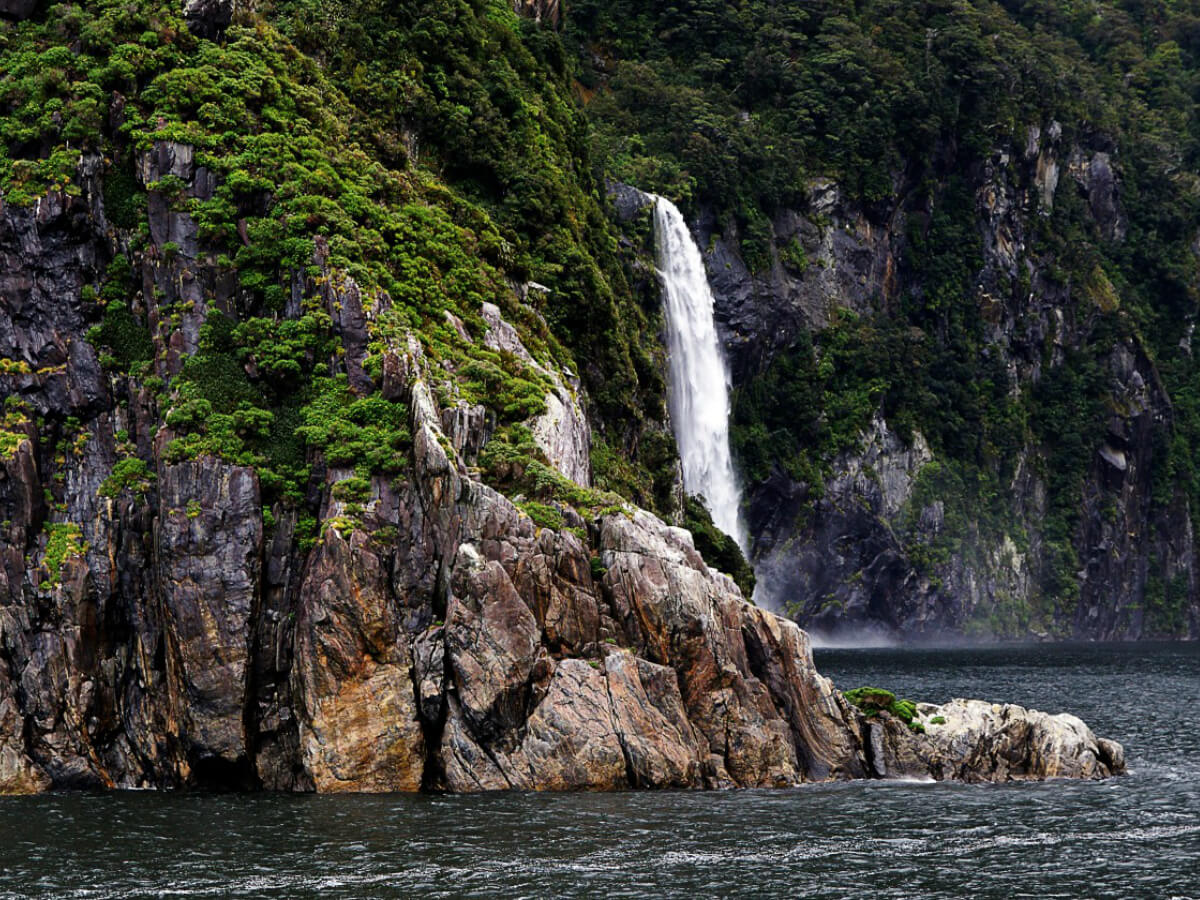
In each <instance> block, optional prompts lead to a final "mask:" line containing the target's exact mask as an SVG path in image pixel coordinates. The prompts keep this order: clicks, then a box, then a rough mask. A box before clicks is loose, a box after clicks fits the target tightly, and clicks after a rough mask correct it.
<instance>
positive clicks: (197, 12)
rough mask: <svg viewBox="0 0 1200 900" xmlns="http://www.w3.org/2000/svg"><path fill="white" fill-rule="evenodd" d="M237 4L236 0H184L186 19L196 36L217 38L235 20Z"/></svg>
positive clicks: (210, 38) (184, 15)
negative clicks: (234, 14) (234, 13)
mask: <svg viewBox="0 0 1200 900" xmlns="http://www.w3.org/2000/svg"><path fill="white" fill-rule="evenodd" d="M236 5H237V3H236V0H184V5H183V17H184V21H186V22H187V26H188V29H189V30H190V31H191V32H192V34H194V35H196V37H201V38H208V39H209V40H216V39H217V38H218V37H220V36H221V34H222V33H223V32H224V31H225V29H226V28H228V27H229V24H230V23H231V22H232V21H233V12H234V8H235V6H236Z"/></svg>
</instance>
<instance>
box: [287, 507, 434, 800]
mask: <svg viewBox="0 0 1200 900" xmlns="http://www.w3.org/2000/svg"><path fill="white" fill-rule="evenodd" d="M292 673H293V686H294V687H293V689H294V693H295V695H296V706H297V711H298V713H299V718H300V754H301V763H302V765H303V766H304V768H305V770H306V771H307V772H308V774H309V777H310V778H311V780H312V783H313V785H314V786H315V788H316V789H317V790H318V791H320V792H340V791H415V790H418V789H419V788H420V786H421V780H422V777H423V775H424V768H425V743H424V735H423V733H422V731H421V724H420V720H419V719H418V716H417V704H416V697H415V695H414V692H413V676H412V659H411V656H410V651H409V647H408V642H407V640H405V639H403V638H402V633H401V629H400V627H399V620H398V616H397V612H396V606H395V603H394V601H393V598H392V597H391V595H390V592H389V590H388V579H387V573H386V571H385V570H384V568H383V566H382V565H381V563H380V560H379V558H378V557H377V556H376V555H375V553H374V552H372V550H371V549H370V548H369V540H368V538H367V536H366V535H365V534H363V533H362V532H361V531H355V532H353V533H351V534H350V536H349V538H343V537H342V536H341V535H340V534H339V533H338V530H337V529H336V528H333V527H327V528H326V531H325V535H324V537H323V539H322V541H321V544H320V545H319V546H318V547H317V550H316V552H315V555H314V557H313V559H312V561H311V562H310V564H309V570H308V573H307V575H306V577H305V580H304V584H303V586H302V588H301V592H300V609H299V613H298V616H297V621H296V662H295V665H294V667H293V670H292Z"/></svg>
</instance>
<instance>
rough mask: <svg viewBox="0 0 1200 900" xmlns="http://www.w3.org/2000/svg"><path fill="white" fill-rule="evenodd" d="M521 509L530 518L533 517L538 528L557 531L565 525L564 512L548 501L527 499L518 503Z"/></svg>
mask: <svg viewBox="0 0 1200 900" xmlns="http://www.w3.org/2000/svg"><path fill="white" fill-rule="evenodd" d="M517 505H518V506H519V507H520V509H521V510H522V511H523V512H524V513H525V514H526V515H527V516H529V518H531V519H533V523H534V524H535V525H537V527H538V528H551V529H553V530H555V531H558V530H560V529H561V528H562V527H563V517H562V513H561V512H560V511H559V510H558V509H556V508H555V507H553V506H550V505H549V504H547V503H538V502H537V501H536V500H526V501H524V502H523V503H518V504H517Z"/></svg>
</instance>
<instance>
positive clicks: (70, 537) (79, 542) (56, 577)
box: [42, 522, 88, 588]
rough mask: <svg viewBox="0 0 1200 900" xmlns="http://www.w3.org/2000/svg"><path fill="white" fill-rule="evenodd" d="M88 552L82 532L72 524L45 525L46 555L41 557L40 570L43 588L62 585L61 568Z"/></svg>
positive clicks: (53, 523)
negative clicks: (44, 574) (43, 571)
mask: <svg viewBox="0 0 1200 900" xmlns="http://www.w3.org/2000/svg"><path fill="white" fill-rule="evenodd" d="M87 550H88V545H87V542H86V541H84V540H83V532H82V531H81V530H80V528H79V526H78V525H76V524H75V523H73V522H47V523H46V554H45V556H44V557H42V568H43V569H44V570H45V573H46V577H45V578H43V579H42V587H43V588H54V587H57V586H58V585H59V584H61V583H62V574H63V567H64V566H65V565H66V564H67V561H68V560H70V559H76V558H78V557H81V556H83V554H85V553H86V552H87Z"/></svg>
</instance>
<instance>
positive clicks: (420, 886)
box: [0, 644, 1200, 898]
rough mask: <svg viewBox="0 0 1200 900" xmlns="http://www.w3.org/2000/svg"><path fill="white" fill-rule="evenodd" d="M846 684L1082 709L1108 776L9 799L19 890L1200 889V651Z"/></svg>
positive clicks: (851, 668)
mask: <svg viewBox="0 0 1200 900" xmlns="http://www.w3.org/2000/svg"><path fill="white" fill-rule="evenodd" d="M817 662H818V665H819V667H820V668H821V669H822V671H823V672H825V673H826V674H827V675H830V676H831V677H832V678H833V679H834V681H835V683H836V684H837V685H838V686H839V687H842V688H848V687H854V686H857V685H861V684H874V685H878V686H886V687H891V688H894V689H895V690H897V691H898V692H899V693H902V694H903V695H905V696H909V697H914V698H919V699H929V700H945V699H948V698H950V697H952V696H963V695H965V696H975V697H984V698H988V699H996V700H999V699H1010V700H1013V701H1016V702H1021V703H1022V704H1024V705H1027V706H1032V707H1035V708H1037V709H1045V710H1048V711H1059V710H1070V711H1073V712H1075V713H1077V714H1079V715H1080V716H1081V717H1082V718H1084V720H1085V721H1087V722H1088V723H1089V724H1090V725H1092V726H1093V728H1094V729H1095V730H1096V731H1097V732H1098V733H1099V734H1103V735H1107V736H1110V737H1114V738H1116V739H1118V740H1120V741H1122V742H1123V743H1124V744H1125V748H1126V751H1127V753H1128V755H1129V759H1130V768H1131V774H1130V775H1129V776H1128V777H1125V778H1116V779H1111V780H1109V781H1103V782H1066V781H1057V782H1046V783H1041V784H1011V785H961V784H919V783H895V782H892V783H887V782H858V783H852V784H836V785H809V786H804V787H801V788H797V789H793V790H780V791H731V792H724V793H702V792H668V793H632V792H630V793H622V794H571V795H545V794H541V795H530V794H523V795H491V796H457V797H441V796H421V797H407V796H395V795H392V796H342V797H331V796H326V797H313V796H280V795H196V794H193V795H186V794H175V795H164V794H151V793H141V794H108V795H102V794H52V795H46V796H40V797H9V798H0V897H5V898H8V897H12V898H16V897H56V898H58V897H63V898H83V897H86V898H107V897H155V896H172V897H175V896H181V897H295V898H308V897H335V898H349V897H550V896H566V897H584V896H587V897H687V898H699V897H830V898H841V897H845V898H851V897H864V896H874V897H896V898H899V897H944V898H959V897H971V898H1015V897H1038V898H1044V897H1063V898H1068V897H1069V898H1077V897H1093V898H1100V897H1105V898H1107V897H1122V898H1125V897H1162V898H1169V897H1179V898H1198V897H1200V753H1198V752H1197V748H1198V743H1200V742H1198V741H1197V738H1196V710H1197V708H1198V707H1200V646H1197V645H1196V644H1191V645H1175V646H1152V645H1124V646H1112V645H1108V646H1102V645H1089V646H1078V645H1042V646H1033V647H998V648H990V649H972V650H948V651H942V650H829V651H819V652H818V654H817Z"/></svg>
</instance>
